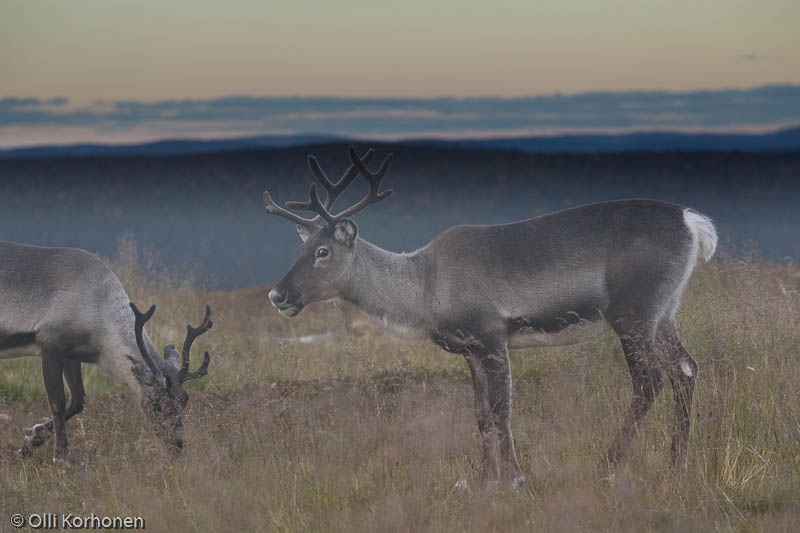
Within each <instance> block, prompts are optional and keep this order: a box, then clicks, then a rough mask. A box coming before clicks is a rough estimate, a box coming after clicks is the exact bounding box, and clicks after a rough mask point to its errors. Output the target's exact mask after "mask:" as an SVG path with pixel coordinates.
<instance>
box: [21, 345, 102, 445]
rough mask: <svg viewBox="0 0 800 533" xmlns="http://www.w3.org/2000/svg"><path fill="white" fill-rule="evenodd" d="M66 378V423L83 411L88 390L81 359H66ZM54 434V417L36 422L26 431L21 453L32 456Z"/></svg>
mask: <svg viewBox="0 0 800 533" xmlns="http://www.w3.org/2000/svg"><path fill="white" fill-rule="evenodd" d="M64 379H65V380H66V382H67V386H69V405H68V406H67V409H66V411H65V412H64V423H66V422H67V420H69V419H70V418H72V417H73V416H75V415H77V414H78V413H80V412H81V411H83V405H84V401H85V398H86V392H85V390H84V387H83V377H82V376H81V363H80V361H71V360H67V361H64ZM52 436H53V419H52V418H51V419H50V420H48V421H47V422H43V423H41V424H36V425H34V426H33V427H31V428H30V429H28V430H26V431H25V441H24V443H23V445H22V448H20V450H19V453H20V455H22V456H23V457H28V456H30V455H31V454H32V453H33V451H34V450H35V449H36V448H38V447H40V446H41V445H42V444H44V443H45V442H47V441H48V440H49V439H50V437H52Z"/></svg>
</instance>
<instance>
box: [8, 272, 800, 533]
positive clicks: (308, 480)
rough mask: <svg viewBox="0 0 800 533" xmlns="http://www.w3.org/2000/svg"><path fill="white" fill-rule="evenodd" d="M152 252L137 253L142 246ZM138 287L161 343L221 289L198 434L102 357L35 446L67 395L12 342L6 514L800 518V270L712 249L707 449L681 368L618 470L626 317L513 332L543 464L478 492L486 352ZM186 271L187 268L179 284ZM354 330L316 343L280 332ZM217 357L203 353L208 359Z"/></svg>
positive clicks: (702, 337)
mask: <svg viewBox="0 0 800 533" xmlns="http://www.w3.org/2000/svg"><path fill="white" fill-rule="evenodd" d="M126 264H130V262H128V263H126ZM116 270H117V272H118V274H119V275H120V277H121V278H122V281H123V284H124V285H125V286H126V287H127V288H128V292H129V294H130V296H131V297H132V298H133V299H134V300H135V301H136V302H138V303H139V304H140V306H145V307H146V306H148V305H150V303H152V302H155V303H157V304H158V306H159V307H158V311H157V312H156V315H155V317H154V318H153V320H152V321H151V323H150V324H148V327H149V331H150V332H151V335H152V336H153V338H154V341H155V343H156V345H157V346H159V347H160V346H163V345H164V344H165V343H167V342H173V343H178V342H181V341H182V339H183V334H184V330H183V327H184V325H185V324H186V323H187V322H189V321H191V322H193V323H196V322H197V321H198V320H199V319H200V318H201V315H202V308H203V307H202V306H203V304H204V303H205V302H206V301H208V302H209V303H210V304H211V305H212V309H213V312H214V328H213V329H212V330H211V332H209V333H208V334H206V335H204V336H202V337H200V338H199V339H198V341H197V344H198V346H197V347H196V349H195V351H196V353H202V352H200V350H202V349H208V350H210V351H211V353H212V354H213V355H212V360H211V371H210V373H209V376H208V377H206V378H204V379H200V380H196V381H192V382H191V383H190V385H189V387H190V389H191V394H192V397H191V400H190V402H189V406H188V408H187V412H186V416H185V423H186V427H187V446H188V447H187V448H186V449H185V450H184V452H183V454H182V455H181V456H180V457H179V458H178V459H177V460H171V459H170V458H169V457H168V456H167V454H166V453H165V452H164V450H163V449H162V446H161V444H160V443H159V442H158V441H157V440H156V438H155V437H154V435H153V434H152V432H151V431H150V429H149V428H148V427H147V426H146V425H145V423H144V420H143V419H142V417H141V416H139V414H138V412H137V408H136V406H135V405H134V404H133V402H132V401H131V395H130V394H129V392H128V391H127V390H126V389H123V388H121V387H119V386H117V385H115V384H113V383H111V382H110V381H108V380H107V379H105V378H104V377H103V376H102V375H100V374H98V373H97V372H96V370H95V369H94V368H91V367H84V376H85V379H86V382H87V383H86V384H87V389H88V393H89V399H88V405H87V409H86V411H85V412H84V413H83V414H81V415H79V416H77V417H76V418H74V419H73V420H71V421H70V422H69V424H68V426H67V427H68V434H69V436H70V438H71V445H72V446H73V448H75V449H76V450H78V451H79V452H81V454H82V456H83V457H84V464H83V465H82V466H78V467H74V468H71V469H64V468H56V467H54V466H53V465H52V463H51V453H52V444H50V443H48V444H47V445H45V446H44V447H43V449H41V450H40V451H39V452H38V453H37V454H36V455H35V456H34V457H33V458H30V459H27V460H23V459H21V458H20V457H18V456H17V455H16V453H15V452H16V449H17V448H18V447H19V446H20V444H21V443H22V436H23V429H24V428H26V427H29V426H30V425H32V424H33V423H35V422H37V421H39V420H40V419H42V418H43V417H46V416H47V415H48V409H47V403H46V400H45V395H44V389H43V386H42V383H41V381H42V380H41V375H40V370H39V362H38V360H36V359H33V358H31V359H29V360H21V359H17V360H10V361H2V362H0V531H6V530H11V526H10V525H9V522H8V516H9V515H11V514H12V513H22V514H29V513H42V512H54V513H62V512H72V513H75V514H88V513H90V512H93V513H94V514H96V515H141V516H143V517H144V519H145V520H146V528H147V529H148V530H150V531H198V532H201V531H202V532H205V531H251V530H254V529H255V528H256V527H260V526H264V527H265V528H266V529H268V530H276V531H281V530H287V531H296V530H311V531H331V530H333V531H351V530H359V531H361V530H380V531H383V530H399V531H403V530H414V531H418V530H423V531H424V530H476V531H485V530H496V531H507V530H524V529H535V530H542V531H552V530H556V531H558V530H561V531H574V530H637V531H640V530H645V531H646V530H668V531H675V530H681V531H691V530H712V529H715V530H723V531H726V530H752V529H756V530H758V529H762V530H770V531H771V530H791V529H794V528H796V527H797V524H798V523H800V364H799V363H798V359H800V329H799V328H798V325H800V295H798V292H797V289H798V288H800V270H798V269H797V268H795V267H775V266H765V265H759V264H740V263H728V264H725V265H720V264H715V265H711V266H704V267H702V268H700V269H699V271H698V272H696V273H695V275H694V277H693V278H692V281H691V283H690V284H689V287H688V289H687V291H686V293H685V297H684V301H683V305H682V307H681V311H680V313H679V327H680V331H681V334H682V337H683V339H684V342H685V344H686V346H687V347H688V349H689V350H690V351H691V352H692V353H693V354H695V356H696V359H697V360H698V362H699V364H700V375H699V379H698V385H697V394H696V397H695V403H694V407H695V411H694V413H695V417H694V419H695V425H694V429H693V435H692V445H691V453H690V463H689V471H688V474H687V475H685V476H680V475H675V474H674V473H673V472H671V471H670V470H669V469H668V468H667V455H668V448H669V434H668V430H667V427H668V422H669V419H670V415H671V412H672V410H671V407H672V398H671V391H670V390H669V388H667V389H665V391H664V393H663V394H662V395H661V397H660V398H659V400H658V401H657V403H656V405H655V407H654V408H653V410H652V411H651V413H650V415H649V416H648V418H647V419H646V421H645V423H644V424H643V427H642V430H641V432H640V434H639V436H638V437H637V438H636V440H634V443H633V445H632V447H631V450H630V454H629V456H628V457H627V458H626V460H625V461H624V462H623V464H622V466H621V469H620V472H619V474H618V476H617V478H616V481H615V482H613V483H612V482H609V481H608V480H603V479H600V478H599V477H598V475H597V474H596V473H595V468H594V467H595V464H596V463H598V461H599V460H600V458H601V457H602V455H603V453H604V451H605V448H606V446H607V445H608V444H609V443H610V441H611V439H612V437H613V433H614V432H615V431H616V429H617V427H618V424H619V423H620V421H621V419H622V416H623V412H624V410H625V408H626V406H627V402H628V401H629V398H630V381H629V377H628V372H627V369H626V367H625V363H624V360H623V357H622V352H621V349H620V347H619V345H618V342H617V341H616V339H615V338H614V337H613V336H612V335H609V336H606V337H603V338H601V339H598V340H596V341H594V342H590V343H587V344H583V345H578V346H572V347H564V348H558V349H536V350H534V349H531V350H519V351H514V352H512V356H511V357H512V362H513V375H514V379H515V381H514V383H515V397H514V401H515V405H514V414H513V427H514V431H515V438H516V443H517V449H518V452H519V456H520V461H521V462H522V465H523V469H524V470H525V473H526V475H527V478H528V485H527V486H526V487H525V488H524V489H523V490H522V491H520V492H519V493H511V492H508V491H506V492H500V493H497V494H489V495H487V494H482V493H473V494H464V493H461V492H457V491H454V490H453V485H454V483H455V482H456V481H458V480H459V479H461V478H464V477H466V478H469V479H471V480H472V481H473V483H474V481H475V478H476V477H477V475H478V468H479V463H480V446H479V441H478V436H477V426H476V423H475V421H474V417H473V414H472V410H471V404H472V392H471V387H470V383H469V379H468V378H469V375H468V371H467V368H466V365H465V363H464V362H463V361H462V360H461V359H460V358H459V357H457V356H454V355H451V354H447V353H445V352H442V351H440V350H438V349H436V348H435V347H433V346H432V345H428V344H420V345H412V344H405V343H402V342H400V341H395V340H394V339H392V338H391V337H388V336H384V335H383V334H381V333H380V332H377V331H372V332H370V333H369V334H368V335H363V336H355V335H353V334H351V333H349V332H348V331H346V329H345V327H344V323H345V319H344V315H343V314H342V313H341V311H338V310H335V309H334V306H333V304H319V305H317V306H312V308H310V309H308V310H306V311H305V312H304V313H303V314H302V315H301V316H300V317H298V318H296V319H292V320H288V319H284V318H281V317H280V316H279V315H278V314H277V313H276V312H274V310H272V309H271V308H268V307H267V304H266V298H265V294H264V291H263V290H259V291H256V290H245V291H239V292H220V293H204V292H201V291H199V290H196V289H192V288H179V289H166V288H164V287H163V286H159V283H153V282H147V281H144V280H147V279H150V276H148V275H144V274H143V273H142V272H139V271H137V269H136V268H133V267H129V266H127V267H126V266H119V267H116ZM163 285H166V284H163ZM328 331H329V332H332V335H331V336H330V337H328V338H327V339H326V340H324V341H322V342H318V343H313V344H299V343H295V342H287V341H280V340H279V339H281V338H290V337H298V336H300V335H305V334H309V333H320V332H328ZM196 364H197V362H194V363H192V365H193V366H195V365H196Z"/></svg>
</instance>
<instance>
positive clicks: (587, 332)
mask: <svg viewBox="0 0 800 533" xmlns="http://www.w3.org/2000/svg"><path fill="white" fill-rule="evenodd" d="M608 329H609V325H608V322H606V320H605V319H603V318H599V319H596V320H580V321H578V322H575V323H573V324H567V325H565V326H564V327H562V328H561V329H558V330H547V329H541V328H536V327H531V326H522V327H519V328H518V329H515V330H512V331H511V332H510V335H509V338H508V347H509V348H528V347H536V346H563V345H568V344H578V343H581V342H585V341H587V340H589V339H591V338H593V337H597V336H598V335H601V334H602V333H604V332H605V331H607V330H608Z"/></svg>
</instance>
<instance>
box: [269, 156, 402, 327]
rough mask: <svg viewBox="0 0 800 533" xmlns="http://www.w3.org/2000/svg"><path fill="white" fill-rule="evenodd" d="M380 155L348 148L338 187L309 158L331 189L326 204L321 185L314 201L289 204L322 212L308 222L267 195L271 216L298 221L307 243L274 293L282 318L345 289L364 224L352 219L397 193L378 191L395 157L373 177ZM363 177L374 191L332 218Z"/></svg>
mask: <svg viewBox="0 0 800 533" xmlns="http://www.w3.org/2000/svg"><path fill="white" fill-rule="evenodd" d="M374 153H375V152H374V151H373V150H369V151H368V152H367V153H366V154H365V155H364V157H363V158H360V157H359V156H358V153H357V152H356V150H355V148H354V147H353V146H350V147H349V148H348V156H349V157H350V167H349V168H348V169H347V171H345V173H344V174H343V175H342V177H341V178H339V181H337V182H336V183H333V182H332V181H331V180H330V179H328V176H327V175H326V174H325V172H323V170H322V167H320V165H319V162H318V161H317V158H316V157H314V156H313V155H310V156H308V167H309V169H310V170H311V173H312V174H314V176H316V178H317V179H318V180H319V182H320V183H321V184H322V186H323V187H325V189H326V190H327V196H326V197H325V202H324V203H322V202H321V201H320V198H319V195H318V194H317V186H316V184H315V183H312V184H311V186H310V187H309V191H308V201H306V202H286V207H287V208H289V209H302V210H306V211H314V212H316V213H317V216H316V217H314V218H303V217H301V216H298V215H296V214H294V213H292V212H291V211H288V210H287V209H284V208H282V207H280V206H278V205H277V204H276V203H275V202H274V201H273V200H272V198H271V197H270V195H269V192H267V191H265V192H264V204H265V205H266V211H267V213H270V214H273V215H278V216H281V217H283V218H286V219H288V220H291V221H292V222H295V223H296V224H297V231H298V233H299V234H300V238H301V239H302V240H303V244H302V246H301V247H300V250H299V251H298V253H297V257H296V259H295V261H294V264H292V266H291V268H290V269H289V271H288V272H287V273H286V275H285V276H284V277H283V279H281V280H280V281H279V282H278V284H277V285H275V287H274V288H273V289H272V290H271V291H270V292H269V300H270V302H271V303H272V305H274V306H275V307H276V308H277V309H278V312H280V313H281V314H282V315H284V316H288V317H292V316H295V315H297V314H298V313H300V311H301V310H302V309H303V307H305V306H306V305H308V304H310V303H313V302H319V301H322V300H327V299H330V298H333V297H335V296H337V295H338V293H339V291H340V290H341V287H342V283H343V281H344V279H345V274H346V273H347V271H348V269H349V268H350V265H351V263H352V262H353V258H354V257H355V254H356V239H357V237H358V226H357V225H356V223H355V222H354V221H353V220H352V219H350V218H349V217H351V216H353V215H355V214H356V213H358V212H360V211H363V210H364V209H366V208H367V207H368V206H369V205H370V204H374V203H378V202H380V201H381V200H383V199H385V198H386V197H387V196H389V195H390V194H391V193H392V191H391V190H386V191H383V192H378V191H379V189H380V185H381V179H383V176H384V174H386V170H387V169H388V168H389V163H391V161H392V155H391V154H389V155H388V156H387V157H386V159H384V160H383V163H381V166H380V168H378V171H377V172H375V173H372V172H370V170H369V169H368V168H367V163H369V161H370V160H371V159H372V156H373V154H374ZM359 173H360V174H361V175H363V176H364V177H365V178H366V179H367V181H368V182H369V191H368V192H367V194H366V195H365V196H364V197H363V198H362V199H361V200H359V201H358V202H357V203H356V204H354V205H352V206H350V207H348V208H347V209H345V210H343V211H341V212H340V213H339V214H337V215H332V214H331V212H330V209H331V208H332V207H333V204H334V202H336V199H337V198H338V197H339V196H340V195H341V194H342V192H344V190H345V189H347V187H348V186H349V185H350V184H351V183H352V182H353V180H354V179H355V178H356V177H357V176H358V174H359Z"/></svg>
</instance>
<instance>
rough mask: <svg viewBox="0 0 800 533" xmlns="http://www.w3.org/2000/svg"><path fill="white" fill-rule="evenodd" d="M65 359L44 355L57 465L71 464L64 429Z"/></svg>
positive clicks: (58, 356) (53, 355)
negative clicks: (63, 376)
mask: <svg viewBox="0 0 800 533" xmlns="http://www.w3.org/2000/svg"><path fill="white" fill-rule="evenodd" d="M63 373H64V358H63V356H62V354H60V353H51V352H44V353H42V376H43V378H44V387H45V390H46V391H47V402H48V403H49V404H50V412H51V413H52V414H53V440H54V443H53V462H54V463H55V464H70V463H71V462H72V458H71V457H70V452H69V445H68V444H67V432H66V429H65V427H64V424H65V422H66V420H65V415H66V397H65V394H64V380H63V378H62V375H63Z"/></svg>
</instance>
